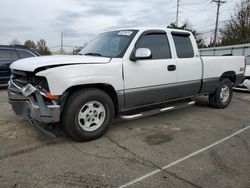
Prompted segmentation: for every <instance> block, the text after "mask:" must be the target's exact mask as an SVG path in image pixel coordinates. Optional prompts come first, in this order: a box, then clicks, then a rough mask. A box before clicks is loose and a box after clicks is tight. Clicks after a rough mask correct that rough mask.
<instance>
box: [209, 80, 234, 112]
mask: <svg viewBox="0 0 250 188" xmlns="http://www.w3.org/2000/svg"><path fill="white" fill-rule="evenodd" d="M232 96H233V89H232V83H231V81H230V80H229V79H228V78H224V79H223V80H221V82H220V84H219V86H218V88H217V89H216V91H215V92H214V93H213V94H210V95H209V104H210V105H211V106H213V107H215V108H226V107H227V106H228V105H229V104H230V102H231V99H232Z"/></svg>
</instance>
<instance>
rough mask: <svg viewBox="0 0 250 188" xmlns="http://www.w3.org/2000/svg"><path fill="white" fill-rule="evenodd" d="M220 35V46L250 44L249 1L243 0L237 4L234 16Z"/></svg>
mask: <svg viewBox="0 0 250 188" xmlns="http://www.w3.org/2000/svg"><path fill="white" fill-rule="evenodd" d="M220 33H221V36H222V37H221V44H220V45H233V44H244V43H250V3H249V0H242V1H241V2H240V3H239V4H237V6H236V11H235V13H234V15H232V16H231V18H230V20H228V21H227V22H226V23H225V25H224V28H223V29H221V30H220Z"/></svg>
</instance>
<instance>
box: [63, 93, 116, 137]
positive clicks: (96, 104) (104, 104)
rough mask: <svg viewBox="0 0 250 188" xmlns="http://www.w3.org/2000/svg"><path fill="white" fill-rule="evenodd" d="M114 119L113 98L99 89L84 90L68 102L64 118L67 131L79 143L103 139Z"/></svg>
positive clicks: (74, 94)
mask: <svg viewBox="0 0 250 188" xmlns="http://www.w3.org/2000/svg"><path fill="white" fill-rule="evenodd" d="M113 118H114V104H113V102H112V100H111V98H110V97H109V96H108V95H107V94H106V93H105V92H103V91H101V90H98V89H83V90H79V91H77V92H75V93H73V94H72V95H70V97H69V99H68V100H67V102H66V105H65V107H64V112H63V116H62V124H63V127H64V128H65V130H66V131H67V132H68V133H69V134H70V136H71V137H73V138H74V139H75V140H77V141H88V140H93V139H97V138H99V137H101V136H102V135H103V134H104V133H105V132H106V131H107V129H108V126H109V125H110V124H111V123H112V121H113Z"/></svg>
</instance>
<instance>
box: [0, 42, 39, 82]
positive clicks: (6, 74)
mask: <svg viewBox="0 0 250 188" xmlns="http://www.w3.org/2000/svg"><path fill="white" fill-rule="evenodd" d="M36 56H39V53H38V52H37V51H36V50H34V49H31V48H28V47H26V46H22V45H13V46H8V45H0V86H5V85H6V86H7V84H8V81H9V80H10V68H9V67H10V64H11V63H13V62H14V61H16V60H19V59H23V58H28V57H36Z"/></svg>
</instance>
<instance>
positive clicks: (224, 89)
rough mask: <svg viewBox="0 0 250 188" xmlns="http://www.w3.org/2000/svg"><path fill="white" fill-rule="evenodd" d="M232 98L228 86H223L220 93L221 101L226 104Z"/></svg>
mask: <svg viewBox="0 0 250 188" xmlns="http://www.w3.org/2000/svg"><path fill="white" fill-rule="evenodd" d="M229 96H230V89H229V86H228V85H223V86H222V88H221V92H220V100H221V102H223V103H225V102H227V101H228V99H229Z"/></svg>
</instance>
